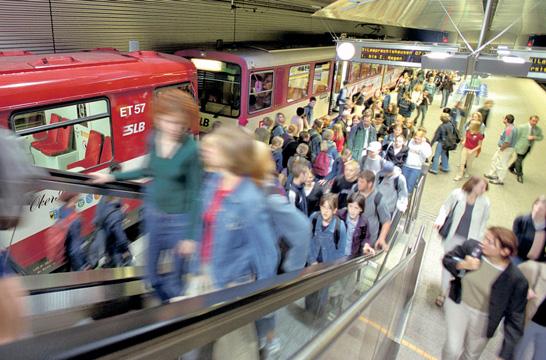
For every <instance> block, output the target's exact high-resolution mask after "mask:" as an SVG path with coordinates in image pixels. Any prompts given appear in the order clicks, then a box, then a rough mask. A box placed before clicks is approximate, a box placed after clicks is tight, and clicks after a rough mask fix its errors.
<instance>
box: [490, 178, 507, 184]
mask: <svg viewBox="0 0 546 360" xmlns="http://www.w3.org/2000/svg"><path fill="white" fill-rule="evenodd" d="M489 183H490V184H495V185H504V183H503V182H502V181H500V180H499V179H492V180H489Z"/></svg>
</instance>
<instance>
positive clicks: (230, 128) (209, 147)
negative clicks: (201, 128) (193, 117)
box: [201, 124, 256, 176]
mask: <svg viewBox="0 0 546 360" xmlns="http://www.w3.org/2000/svg"><path fill="white" fill-rule="evenodd" d="M205 139H206V140H207V141H203V142H202V144H201V156H202V158H203V163H204V165H205V167H208V168H211V169H215V170H216V171H219V172H225V173H230V174H232V175H235V176H251V175H252V174H253V173H254V167H255V164H254V151H255V149H256V147H255V145H254V142H255V140H254V139H253V138H252V136H251V134H249V133H248V132H247V131H245V130H243V129H242V128H240V127H238V126H235V125H228V124H225V125H223V126H222V127H220V128H218V129H216V130H214V131H213V132H212V133H210V134H208V135H207V136H205V138H204V140H205Z"/></svg>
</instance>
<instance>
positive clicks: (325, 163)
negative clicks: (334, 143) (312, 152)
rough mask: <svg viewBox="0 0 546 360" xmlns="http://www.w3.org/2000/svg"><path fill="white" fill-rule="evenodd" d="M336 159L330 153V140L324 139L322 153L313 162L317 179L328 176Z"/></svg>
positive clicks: (321, 146)
mask: <svg viewBox="0 0 546 360" xmlns="http://www.w3.org/2000/svg"><path fill="white" fill-rule="evenodd" d="M333 164H334V160H333V159H332V157H331V156H330V154H329V148H328V142H327V141H326V140H323V141H322V142H321V143H320V153H319V154H318V155H317V157H316V159H315V161H314V162H313V173H314V174H315V176H316V178H317V179H324V178H326V177H327V176H328V175H329V174H330V172H331V171H332V166H333Z"/></svg>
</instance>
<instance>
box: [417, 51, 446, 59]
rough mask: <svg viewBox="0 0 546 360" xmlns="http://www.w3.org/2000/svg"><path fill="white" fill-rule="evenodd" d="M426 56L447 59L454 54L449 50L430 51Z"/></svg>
mask: <svg viewBox="0 0 546 360" xmlns="http://www.w3.org/2000/svg"><path fill="white" fill-rule="evenodd" d="M424 56H426V57H428V58H429V59H447V58H448V57H451V56H452V54H450V53H447V52H430V53H428V54H425V55H424Z"/></svg>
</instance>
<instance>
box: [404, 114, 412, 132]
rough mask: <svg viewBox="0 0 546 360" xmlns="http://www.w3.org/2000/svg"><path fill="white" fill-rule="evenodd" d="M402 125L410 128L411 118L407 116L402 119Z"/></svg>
mask: <svg viewBox="0 0 546 360" xmlns="http://www.w3.org/2000/svg"><path fill="white" fill-rule="evenodd" d="M404 126H405V127H407V128H408V129H412V128H413V119H412V118H410V117H407V118H405V119H404Z"/></svg>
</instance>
